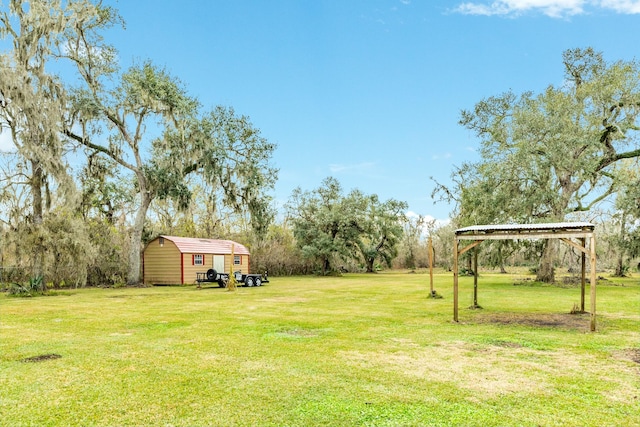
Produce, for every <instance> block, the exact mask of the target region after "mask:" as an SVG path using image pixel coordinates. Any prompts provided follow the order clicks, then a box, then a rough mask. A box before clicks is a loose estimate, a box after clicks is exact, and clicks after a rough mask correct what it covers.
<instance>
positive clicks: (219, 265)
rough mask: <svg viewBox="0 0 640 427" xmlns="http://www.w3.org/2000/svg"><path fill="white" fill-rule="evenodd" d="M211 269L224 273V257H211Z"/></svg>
mask: <svg viewBox="0 0 640 427" xmlns="http://www.w3.org/2000/svg"><path fill="white" fill-rule="evenodd" d="M213 268H214V269H215V270H216V271H217V272H218V273H224V255H214V256H213Z"/></svg>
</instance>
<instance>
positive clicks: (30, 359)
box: [20, 353, 62, 363]
mask: <svg viewBox="0 0 640 427" xmlns="http://www.w3.org/2000/svg"><path fill="white" fill-rule="evenodd" d="M61 357H62V356H60V355H59V354H55V353H48V354H41V355H38V356H32V357H25V358H24V359H20V361H21V362H23V363H35V362H44V361H45V360H54V359H60V358H61Z"/></svg>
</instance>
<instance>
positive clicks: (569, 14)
mask: <svg viewBox="0 0 640 427" xmlns="http://www.w3.org/2000/svg"><path fill="white" fill-rule="evenodd" d="M104 2H105V3H106V4H109V5H112V6H114V7H115V8H116V9H118V10H119V11H120V14H121V15H122V17H123V18H124V20H125V21H126V29H124V30H123V29H113V30H111V31H109V33H108V34H107V36H106V37H107V40H108V41H110V42H111V43H112V44H114V45H115V46H116V48H117V49H118V50H119V52H120V65H121V66H122V67H123V68H126V67H128V66H130V65H131V64H132V63H134V62H141V61H143V60H146V59H150V60H151V61H152V62H154V63H156V64H158V65H160V66H164V67H166V69H167V71H169V72H170V73H171V74H172V75H174V76H176V77H178V78H179V79H180V80H181V81H182V82H183V83H184V85H185V86H186V87H187V89H188V91H189V92H190V93H191V94H192V95H194V96H196V97H198V98H199V99H200V101H201V103H202V104H203V105H204V106H205V107H211V108H212V107H213V106H215V105H218V104H221V105H228V106H233V107H234V108H235V110H236V112H237V113H239V114H244V115H248V116H249V117H251V120H252V122H253V124H254V125H255V126H256V127H258V128H260V129H261V131H262V134H263V136H265V137H266V138H267V139H269V140H270V141H271V142H274V143H276V144H277V145H278V148H277V150H276V152H275V154H274V158H273V163H274V165H275V166H276V167H277V168H279V169H280V173H279V180H278V183H277V185H276V188H275V191H274V194H273V195H274V197H275V198H276V201H277V202H278V203H279V204H282V203H284V202H285V201H286V200H287V199H288V198H289V196H290V195H291V192H292V190H293V189H294V188H295V187H298V186H299V187H301V188H302V189H303V190H311V189H314V188H317V187H318V186H319V185H320V183H321V181H322V180H323V179H324V178H325V177H327V176H334V177H335V178H337V179H338V180H339V181H340V182H341V184H342V186H343V188H344V190H345V192H347V191H349V190H351V189H353V188H358V189H360V190H362V191H363V192H365V193H367V194H373V193H375V194H378V195H379V196H380V198H381V199H383V200H386V199H389V198H395V199H398V200H404V201H406V202H408V204H409V209H410V210H411V211H412V212H415V213H419V214H422V215H428V216H431V217H434V218H437V219H446V218H447V217H448V215H449V213H450V210H451V206H447V205H445V204H434V203H433V201H432V199H431V197H430V194H431V191H432V189H433V186H434V184H433V182H432V181H431V180H430V177H431V176H433V177H434V178H436V179H437V180H438V181H441V182H444V183H447V182H448V180H449V175H450V173H451V171H452V170H453V168H454V165H460V164H461V163H462V162H464V161H472V160H475V159H476V156H477V154H476V148H477V147H478V142H477V140H476V138H475V137H474V135H473V134H471V133H469V132H468V131H466V130H465V129H463V128H462V127H461V126H460V125H458V124H457V122H458V118H459V115H460V110H462V109H468V108H472V107H473V106H474V105H475V103H477V102H478V101H480V100H481V99H483V98H485V97H488V96H492V95H497V94H500V93H502V92H504V91H506V90H509V89H511V90H514V91H515V92H517V93H520V92H523V91H525V90H532V91H534V92H539V91H541V90H543V89H544V88H545V87H546V86H547V85H549V84H553V85H560V84H562V78H563V70H562V64H561V59H562V58H561V55H562V52H563V51H564V50H565V49H569V48H576V47H582V48H585V47H589V46H590V47H593V48H595V49H596V50H599V51H602V52H603V53H604V56H605V58H606V59H607V60H609V61H615V60H619V59H624V60H631V59H634V58H638V57H639V56H640V52H639V50H640V29H639V28H640V25H639V24H640V1H638V0H633V1H631V0H598V1H589V0H504V1H495V0H486V1H485V0H477V1H470V2H463V1H455V0H453V1H443V0H422V1H418V0H368V1H360V0H331V1H322V0H270V1H267V0H211V1H206V0H180V1H177V0H171V1H170V0H135V1H133V0H126V1H125V0H120V1H118V0H104Z"/></svg>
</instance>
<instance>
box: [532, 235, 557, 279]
mask: <svg viewBox="0 0 640 427" xmlns="http://www.w3.org/2000/svg"><path fill="white" fill-rule="evenodd" d="M555 257H556V245H555V243H554V240H552V239H549V240H547V241H546V243H545V246H544V250H543V251H542V257H541V258H540V265H539V266H538V273H537V275H536V280H537V281H538V282H543V283H554V282H555V279H556V278H555V268H554V266H553V263H554V261H555Z"/></svg>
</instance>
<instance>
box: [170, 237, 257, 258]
mask: <svg viewBox="0 0 640 427" xmlns="http://www.w3.org/2000/svg"><path fill="white" fill-rule="evenodd" d="M160 237H163V238H165V239H166V240H169V241H171V242H173V243H174V244H175V245H176V247H177V248H178V250H179V251H180V252H182V253H190V254H193V253H195V254H199V253H204V254H229V255H230V254H231V245H233V253H234V254H235V255H249V250H248V249H247V248H246V246H244V245H242V244H240V243H238V242H234V241H232V240H217V239H200V238H197V237H177V236H160Z"/></svg>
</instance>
